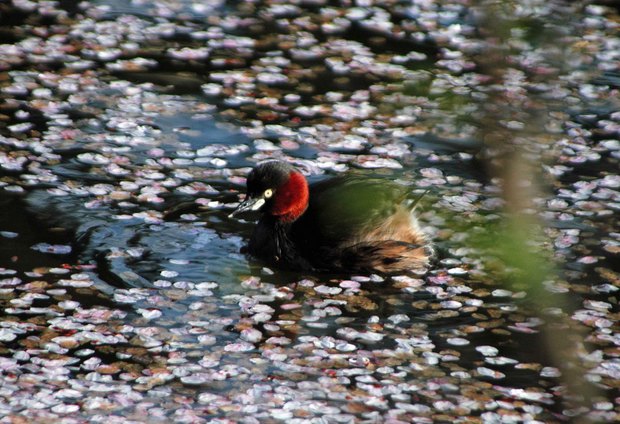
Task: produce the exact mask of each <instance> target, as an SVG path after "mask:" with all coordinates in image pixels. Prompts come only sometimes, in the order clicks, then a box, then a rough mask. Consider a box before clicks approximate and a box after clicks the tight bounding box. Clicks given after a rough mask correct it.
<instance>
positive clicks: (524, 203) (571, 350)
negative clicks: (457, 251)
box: [474, 0, 597, 422]
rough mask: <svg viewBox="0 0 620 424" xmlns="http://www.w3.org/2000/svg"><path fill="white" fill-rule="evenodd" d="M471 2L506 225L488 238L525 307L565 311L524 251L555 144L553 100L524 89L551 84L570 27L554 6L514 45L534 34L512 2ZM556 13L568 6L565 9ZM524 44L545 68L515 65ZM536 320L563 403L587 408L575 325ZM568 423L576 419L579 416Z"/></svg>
mask: <svg viewBox="0 0 620 424" xmlns="http://www.w3.org/2000/svg"><path fill="white" fill-rule="evenodd" d="M476 4H477V7H476V8H475V9H474V15H475V16H476V19H477V20H478V22H477V25H478V30H479V34H480V38H481V40H480V41H481V45H482V46H483V47H482V49H481V51H480V53H479V55H478V56H477V57H476V58H475V60H476V64H477V67H478V71H479V72H480V73H482V74H484V75H486V76H487V77H488V83H487V84H486V85H485V86H483V87H480V88H479V90H480V91H481V93H480V95H479V96H478V98H479V99H480V103H479V105H478V112H479V114H478V115H477V119H478V124H479V138H480V140H482V141H483V143H484V149H483V150H482V152H481V159H482V160H483V162H484V163H485V164H486V166H487V167H488V170H489V172H490V173H491V175H492V176H494V177H495V178H497V179H498V180H499V181H500V184H502V189H503V196H504V200H505V201H506V214H507V218H506V222H505V226H506V228H507V230H506V233H505V234H502V235H497V236H496V237H497V238H498V240H496V241H497V244H496V245H503V246H506V248H505V249H503V251H502V252H500V255H502V256H503V257H504V259H505V262H506V266H507V267H510V268H513V269H516V270H517V274H518V275H517V277H516V278H515V277H514V276H513V275H511V278H512V281H513V282H514V283H515V284H516V285H518V286H520V287H526V288H527V291H528V292H529V294H530V296H529V298H530V301H531V306H532V310H534V311H543V310H544V309H546V308H550V307H555V308H557V307H560V308H562V309H563V310H564V311H566V310H567V307H568V304H569V299H566V298H564V299H562V298H560V297H559V295H557V294H554V295H551V294H550V293H549V292H548V291H547V290H545V289H544V288H543V281H545V280H548V279H553V278H557V277H556V276H554V271H553V265H552V264H551V263H550V262H549V261H545V260H544V259H543V258H542V257H540V256H538V255H537V254H536V253H535V252H532V246H531V242H532V240H530V239H529V238H528V235H538V236H540V235H541V234H542V231H541V227H540V225H541V223H540V222H538V219H537V218H536V216H537V213H536V202H535V200H536V198H543V197H544V188H543V186H542V184H541V178H539V177H538V176H539V175H540V174H541V169H542V168H541V165H542V160H544V157H545V156H548V155H549V153H548V152H551V151H553V143H554V142H555V141H556V140H555V137H554V136H553V134H549V133H548V132H547V131H546V130H545V128H546V125H547V123H548V117H549V114H550V113H551V111H552V110H553V108H554V105H553V104H551V103H550V101H548V100H545V99H544V98H541V97H539V96H537V95H536V94H533V93H532V91H531V90H528V88H529V87H531V84H532V83H546V84H548V85H554V84H556V83H557V82H558V77H560V76H561V70H562V69H563V68H564V67H565V65H566V64H565V63H562V61H563V60H564V59H563V56H562V55H561V54H558V53H559V52H562V51H563V50H565V48H567V47H568V46H563V45H562V43H567V41H566V39H562V38H561V36H562V35H566V34H567V31H568V29H567V28H566V27H565V26H566V25H569V24H570V22H569V17H568V15H566V14H563V13H560V11H557V13H555V14H553V15H549V16H544V17H535V18H536V20H537V19H541V20H542V19H545V20H550V21H549V22H547V21H545V25H544V27H543V26H542V25H541V24H540V23H539V22H537V21H536V20H535V19H534V18H532V19H531V22H529V25H530V26H532V25H538V26H539V27H538V28H536V30H537V31H543V32H542V33H538V34H537V37H536V40H534V41H529V42H524V43H523V45H522V46H520V45H519V44H517V43H515V38H518V37H515V35H514V34H515V33H523V32H528V31H530V32H534V29H533V28H531V27H528V21H526V20H524V19H519V18H518V16H516V15H515V13H514V11H515V8H516V7H517V6H518V2H516V1H510V0H507V1H486V0H479V1H477V2H476ZM552 8H553V6H552ZM564 12H565V13H569V12H570V11H569V10H567V7H565V8H564ZM554 20H555V22H554ZM541 28H542V29H541ZM558 28H560V29H562V31H561V33H554V32H556V31H557V30H558ZM573 29H574V30H575V31H576V30H577V29H576V28H573ZM522 38H524V37H522ZM528 49H538V51H540V52H543V53H545V52H547V53H549V55H550V57H545V58H544V61H543V63H542V64H541V66H543V64H544V66H546V67H545V68H544V69H539V72H536V71H537V69H536V68H534V69H527V68H524V67H523V66H520V64H519V63H518V61H519V58H520V57H522V56H523V55H524V54H530V52H529V50H528ZM499 238H502V239H503V240H499ZM499 249H500V250H502V248H501V247H500V248H499ZM507 279H508V278H506V280H507ZM558 302H559V303H558ZM543 318H544V319H545V320H546V321H547V325H546V329H545V331H544V335H545V338H544V339H545V342H546V346H545V347H546V350H547V351H548V354H549V355H550V358H552V360H553V362H554V365H555V366H557V367H558V368H559V369H560V370H561V371H562V382H563V384H564V385H565V386H566V388H567V390H568V392H567V393H566V394H565V395H564V396H563V399H564V402H565V403H566V405H565V406H566V407H567V408H570V409H572V410H573V411H578V410H579V408H580V407H583V406H588V405H589V404H590V400H591V399H592V398H593V397H594V396H595V395H596V394H597V393H595V392H596V391H595V389H594V386H592V385H591V384H589V383H587V382H585V380H584V375H585V369H584V368H583V367H582V366H581V364H580V360H579V358H578V353H579V352H584V351H585V348H584V332H583V331H579V330H578V329H576V328H575V327H576V324H575V323H574V322H573V321H572V320H571V319H570V318H569V317H568V316H567V315H566V313H565V314H563V315H562V316H561V317H557V318H554V319H553V321H551V320H550V318H549V317H547V316H544V317H543ZM524 348H528V347H527V346H525V347H524ZM580 412H582V411H580ZM575 420H576V421H575V422H583V421H584V419H583V418H582V419H579V418H576V419H575Z"/></svg>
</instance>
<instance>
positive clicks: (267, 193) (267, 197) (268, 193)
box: [263, 188, 273, 199]
mask: <svg viewBox="0 0 620 424" xmlns="http://www.w3.org/2000/svg"><path fill="white" fill-rule="evenodd" d="M263 196H264V197H265V199H269V198H270V197H271V196H273V190H272V189H270V188H268V189H267V190H265V193H263Z"/></svg>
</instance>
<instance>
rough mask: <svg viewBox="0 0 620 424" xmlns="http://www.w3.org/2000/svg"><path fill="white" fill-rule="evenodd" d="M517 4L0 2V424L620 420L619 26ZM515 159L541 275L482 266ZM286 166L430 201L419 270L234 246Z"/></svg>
mask: <svg viewBox="0 0 620 424" xmlns="http://www.w3.org/2000/svg"><path fill="white" fill-rule="evenodd" d="M530 3H531V7H525V6H524V5H522V4H520V3H519V2H514V3H512V2H506V3H505V5H506V7H507V8H509V9H507V10H499V9H498V10H495V12H496V13H497V16H495V19H497V20H499V21H501V22H503V23H504V25H505V26H506V28H507V31H508V34H507V35H506V34H504V33H501V31H500V32H498V33H494V32H493V31H499V30H498V29H497V28H495V27H494V25H492V24H490V23H489V20H488V19H485V18H484V15H485V13H487V16H488V10H491V9H485V5H486V2H474V1H471V2H470V1H438V2H429V1H417V0H412V1H410V2H404V1H393V2H374V1H361V2H356V3H355V4H351V2H346V1H343V2H328V1H321V0H313V1H299V2H297V1H295V2H284V1H283V2H279V1H276V2H270V1H267V2H262V1H256V2H225V1H214V2H193V1H189V0H188V1H154V2H144V1H129V2H127V1H125V2H117V1H92V2H79V3H78V2H71V1H60V2H40V3H33V2H29V1H23V0H14V1H12V2H9V3H6V4H4V5H2V6H1V9H0V12H2V15H0V16H2V17H1V18H0V19H1V20H2V30H1V31H2V32H1V33H2V34H3V35H4V36H5V39H6V41H3V43H5V44H2V45H0V57H1V58H2V60H1V61H0V91H1V94H0V95H1V97H2V99H3V100H4V103H3V105H2V106H1V110H0V115H1V119H0V302H1V303H2V307H3V312H2V313H1V315H0V372H1V373H2V375H1V377H0V378H1V380H0V420H1V422H11V423H12V422H51V421H56V422H63V423H74V422H75V423H81V422H103V421H105V422H108V423H110V422H119V423H121V422H123V423H125V422H149V423H152V422H247V423H252V422H283V421H286V422H300V423H301V422H531V423H534V422H571V421H575V422H616V421H617V420H618V418H619V414H620V404H619V402H618V399H620V397H619V396H620V395H619V393H618V381H620V362H619V358H618V356H619V350H618V349H619V345H620V336H619V333H618V294H617V292H618V289H619V288H620V278H619V272H620V269H618V254H619V252H620V240H619V239H620V231H619V229H618V225H617V224H618V218H617V213H618V209H619V208H620V202H619V196H618V189H619V188H620V177H619V176H618V173H617V170H618V159H619V156H620V153H619V150H620V142H619V141H618V138H619V135H620V112H619V108H618V105H619V103H620V102H619V101H618V99H619V96H618V82H619V81H620V78H619V75H620V73H619V72H620V71H619V70H618V68H617V63H618V60H619V59H620V57H619V53H618V52H620V41H619V40H618V38H617V29H618V22H619V20H618V14H617V10H616V9H614V8H613V7H611V6H603V5H600V4H588V5H587V6H584V7H583V8H578V7H577V6H575V5H572V4H571V3H567V2H561V1H554V2H548V1H547V2H543V1H532V2H528V4H530ZM487 6H488V5H487ZM510 6H512V8H510ZM485 10H487V12H485V13H483V12H484V11H485ZM485 34H487V35H486V36H485ZM493 36H497V37H500V38H501V37H503V38H501V39H502V40H503V42H504V44H502V46H507V47H506V49H505V50H503V53H502V55H501V57H502V58H503V59H502V61H501V63H497V66H498V69H500V68H501V71H502V76H501V78H500V82H498V81H496V80H494V78H495V77H496V76H495V75H494V70H493V68H492V67H491V68H490V67H489V63H488V57H487V58H485V53H486V52H492V53H489V54H488V56H489V57H492V54H495V53H496V50H495V48H496V47H497V46H496V45H495V44H494V43H495V42H494V41H493V40H495V38H494V37H493ZM485 37H486V38H485ZM489 111H492V112H493V114H492V115H491V116H492V119H493V121H494V124H493V125H498V126H499V127H501V128H502V131H505V133H506V134H509V135H508V136H507V139H506V140H503V142H505V144H502V143H500V144H497V143H494V142H492V138H493V137H492V135H490V136H489V137H485V127H484V122H485V119H488V116H489ZM489 140H490V141H489ZM515 146H516V147H515ZM503 149H516V151H517V152H519V153H518V154H519V156H521V157H525V158H527V159H528V160H532V161H533V163H534V166H535V172H533V173H532V175H520V176H519V177H520V181H521V183H522V184H521V185H522V186H523V185H535V184H539V183H540V184H543V185H544V187H545V194H537V193H536V192H533V193H534V198H533V199H531V200H532V204H533V209H531V210H530V211H529V212H528V213H529V214H530V215H535V216H536V217H537V219H539V220H540V221H541V222H542V225H541V230H540V234H537V235H535V236H533V237H532V240H534V239H535V240H537V241H536V242H534V241H531V245H532V249H536V248H540V249H542V251H544V252H546V255H547V256H546V257H548V258H549V263H553V266H551V265H549V266H548V268H549V269H554V271H553V274H552V275H547V278H545V279H544V281H537V280H536V281H531V280H527V281H523V280H520V279H519V278H518V277H514V281H516V282H515V283H514V284H507V283H506V281H511V280H513V276H514V275H522V274H524V273H525V274H526V275H527V273H526V272H525V271H526V270H523V269H518V267H517V269H508V270H506V264H502V263H501V261H499V260H498V259H497V258H495V256H497V257H500V256H501V254H500V250H501V248H500V244H501V243H500V241H501V240H498V239H499V238H500V236H499V233H497V234H496V233H495V232H496V231H499V228H501V226H502V225H501V223H502V222H504V218H503V216H504V210H503V207H504V206H505V205H506V204H507V200H506V199H507V198H509V197H510V196H509V194H507V193H508V189H506V187H507V186H509V182H506V181H503V177H504V176H503V174H502V173H501V172H498V171H497V167H494V166H493V165H494V164H495V162H494V160H495V159H497V158H498V157H501V155H499V154H498V152H501V151H503ZM273 158H277V159H281V160H287V161H289V162H291V163H293V164H294V165H296V166H297V167H298V168H299V169H300V170H302V172H304V173H305V174H306V175H308V176H309V178H310V179H315V178H317V179H318V178H323V177H325V176H328V175H333V174H338V173H342V172H363V173H366V174H368V175H373V176H375V177H381V178H389V179H392V180H396V181H397V182H399V183H401V184H404V185H407V186H409V187H410V188H411V191H412V192H416V193H423V192H425V191H426V190H429V189H430V191H429V192H428V194H426V195H425V197H424V198H423V200H422V202H421V206H420V208H419V211H420V212H419V214H420V219H421V221H422V223H423V225H424V227H425V229H426V230H427V231H428V233H429V235H430V237H431V238H432V239H433V242H434V244H435V246H436V250H437V252H438V254H437V259H436V261H435V263H434V264H433V266H432V267H431V268H430V269H429V270H428V271H426V272H419V273H410V274H407V275H396V276H386V275H377V274H369V275H359V274H355V275H349V274H345V275H325V274H308V273H296V272H283V271H280V270H277V269H270V268H268V267H266V266H265V265H264V264H262V263H260V262H259V261H256V260H254V259H252V258H249V257H247V256H246V255H243V254H242V253H240V250H241V248H242V246H243V245H244V244H245V243H246V242H247V240H248V238H249V236H250V234H251V231H252V228H253V226H254V223H253V221H251V219H250V218H247V219H238V218H236V217H235V218H229V217H228V214H229V213H230V212H231V210H232V209H233V208H234V206H235V205H236V204H237V203H238V201H239V200H240V199H241V198H242V196H243V190H244V187H245V176H246V175H247V173H248V172H249V170H250V169H251V167H252V166H254V165H255V164H256V163H259V162H261V161H263V160H266V159H273ZM503 189H504V190H503ZM508 203H509V200H508ZM480 236H490V237H491V240H492V241H494V242H496V243H497V247H494V246H492V247H491V248H489V247H488V246H487V245H482V244H481V243H479V242H477V241H476V240H478V239H479V238H480ZM509 241H510V240H509ZM515 246H517V245H515ZM513 256H514V257H516V258H519V257H521V256H520V253H519V252H514V255H513ZM527 266H528V265H527V264H526V267H525V268H527ZM509 268H510V267H509ZM513 274H514V275H513ZM537 277H540V275H537ZM533 279H534V278H533ZM534 280H535V279H534ZM541 292H544V293H545V295H544V296H541V295H540V293H541ZM541 299H543V300H541ZM558 339H564V342H563V343H564V344H562V345H559V344H556V342H557V340H558ZM560 346H562V347H560ZM566 346H570V349H568V350H570V351H571V352H570V354H566V355H565V356H563V354H562V353H561V352H560V353H559V354H558V352H557V351H558V350H563V349H564V348H565V347H566ZM564 360H565V362H564ZM571 369H572V370H574V369H578V370H580V371H579V372H581V374H579V378H577V379H576V378H575V377H574V376H572V374H574V372H571ZM575 387H577V388H575ZM580 398H585V399H580Z"/></svg>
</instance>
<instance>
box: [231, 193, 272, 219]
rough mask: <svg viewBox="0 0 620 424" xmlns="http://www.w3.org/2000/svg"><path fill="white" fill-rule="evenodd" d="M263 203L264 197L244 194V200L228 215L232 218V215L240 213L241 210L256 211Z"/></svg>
mask: <svg viewBox="0 0 620 424" xmlns="http://www.w3.org/2000/svg"><path fill="white" fill-rule="evenodd" d="M264 204H265V199H264V198H263V197H262V196H261V197H249V196H246V198H245V200H244V201H243V202H241V203H240V204H239V206H237V209H235V210H234V211H232V212H231V213H230V215H228V217H229V218H232V217H233V216H235V215H237V214H240V213H242V212H246V211H257V210H259V209H260V208H262V207H263V205H264Z"/></svg>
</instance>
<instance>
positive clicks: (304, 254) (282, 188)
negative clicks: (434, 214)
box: [230, 161, 432, 273]
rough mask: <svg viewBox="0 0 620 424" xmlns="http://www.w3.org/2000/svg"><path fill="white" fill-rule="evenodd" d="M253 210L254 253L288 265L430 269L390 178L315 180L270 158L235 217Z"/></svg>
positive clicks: (400, 191) (401, 192)
mask: <svg viewBox="0 0 620 424" xmlns="http://www.w3.org/2000/svg"><path fill="white" fill-rule="evenodd" d="M249 210H252V211H261V212H262V217H261V218H260V220H259V222H258V225H257V226H256V229H255V230H254V234H253V235H252V238H251V239H250V242H249V244H248V247H247V251H248V253H250V254H251V255H253V256H256V257H257V258H260V259H262V260H265V261H266V262H268V263H270V264H271V265H275V266H278V267H282V268H288V269H297V270H306V271H308V270H314V271H348V272H354V271H358V272H359V271H371V272H372V271H379V272H383V273H394V272H402V271H406V270H411V269H421V268H424V267H426V266H427V265H428V262H429V258H430V256H431V254H432V249H431V247H430V245H429V244H428V243H427V240H426V236H425V234H424V233H423V232H422V231H421V230H420V227H419V225H418V221H417V219H416V217H415V216H414V214H413V207H412V205H411V202H410V201H409V202H408V201H407V199H406V190H405V188H404V187H402V186H399V185H397V184H395V183H391V182H388V181H385V180H379V179H369V178H363V177H360V176H353V175H348V176H339V177H334V178H330V179H327V180H323V181H319V182H316V183H313V184H311V185H308V182H307V181H306V178H305V177H304V176H303V175H302V174H301V173H300V172H299V171H297V170H296V169H295V168H293V167H292V166H291V165H289V164H287V163H284V162H280V161H271V162H265V163H262V164H260V165H258V166H257V167H256V168H254V169H253V170H252V172H250V174H249V175H248V178H247V194H246V198H245V200H244V201H243V202H242V203H241V204H240V205H239V206H238V207H237V209H236V210H235V211H233V213H231V214H230V216H233V215H235V214H237V213H240V212H244V211H249Z"/></svg>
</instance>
